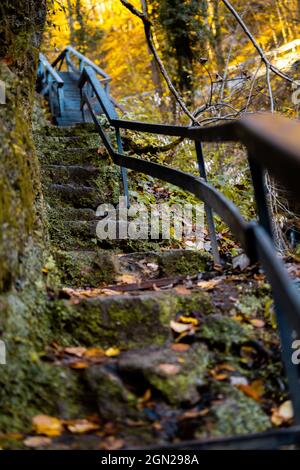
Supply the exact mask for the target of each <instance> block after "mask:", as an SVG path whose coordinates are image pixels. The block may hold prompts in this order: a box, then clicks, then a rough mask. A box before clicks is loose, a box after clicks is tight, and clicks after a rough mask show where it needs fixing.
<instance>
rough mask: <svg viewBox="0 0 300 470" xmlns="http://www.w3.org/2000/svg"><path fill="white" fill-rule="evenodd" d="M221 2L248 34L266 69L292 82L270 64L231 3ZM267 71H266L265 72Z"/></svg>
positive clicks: (291, 81) (292, 80)
mask: <svg viewBox="0 0 300 470" xmlns="http://www.w3.org/2000/svg"><path fill="white" fill-rule="evenodd" d="M222 2H223V3H224V5H225V6H226V7H227V8H228V10H229V11H230V12H231V13H232V15H233V16H234V17H235V19H236V20H237V22H238V23H239V25H240V26H241V28H242V29H243V31H244V32H245V34H246V35H247V36H248V38H249V39H250V41H251V42H252V44H253V46H254V47H255V49H256V50H257V52H258V53H259V55H260V57H261V60H262V61H263V63H264V64H265V66H266V71H267V69H269V71H270V70H271V71H272V72H273V73H275V74H276V75H278V76H279V77H281V78H284V79H285V80H287V81H288V82H290V83H294V82H295V80H294V79H293V78H291V77H289V76H288V75H286V74H285V73H283V72H281V71H280V70H279V69H277V67H275V66H274V65H273V64H271V62H270V61H269V60H268V59H267V56H266V53H265V51H264V50H263V49H262V48H261V46H260V45H259V44H258V42H257V41H256V39H255V37H254V36H253V35H252V33H251V32H250V30H249V29H248V26H247V25H246V23H245V22H244V21H243V19H242V18H241V16H240V15H239V14H238V12H237V11H236V10H235V9H234V8H233V6H232V5H231V3H230V2H229V1H228V0H222ZM267 73H268V72H267Z"/></svg>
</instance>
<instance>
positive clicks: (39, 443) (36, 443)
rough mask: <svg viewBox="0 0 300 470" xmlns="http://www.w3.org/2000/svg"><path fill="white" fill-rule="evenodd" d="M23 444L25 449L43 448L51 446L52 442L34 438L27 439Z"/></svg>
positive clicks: (45, 438)
mask: <svg viewBox="0 0 300 470" xmlns="http://www.w3.org/2000/svg"><path fill="white" fill-rule="evenodd" d="M23 442H24V444H25V446H26V447H45V446H48V445H49V444H51V442H52V440H51V439H50V438H49V437H43V436H34V437H27V438H26V439H25V440H24V441H23Z"/></svg>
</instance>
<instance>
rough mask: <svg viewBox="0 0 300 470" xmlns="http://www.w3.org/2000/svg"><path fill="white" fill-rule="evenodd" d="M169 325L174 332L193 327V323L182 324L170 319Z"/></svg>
mask: <svg viewBox="0 0 300 470" xmlns="http://www.w3.org/2000/svg"><path fill="white" fill-rule="evenodd" d="M170 327H171V328H172V330H173V331H175V333H185V332H187V331H190V330H192V329H193V325H192V324H191V323H186V324H183V323H179V322H177V321H174V320H171V321H170Z"/></svg>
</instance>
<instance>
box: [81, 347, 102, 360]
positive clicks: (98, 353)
mask: <svg viewBox="0 0 300 470" xmlns="http://www.w3.org/2000/svg"><path fill="white" fill-rule="evenodd" d="M103 356H105V351H104V349H102V348H89V349H86V351H85V353H84V357H87V358H91V359H93V358H97V357H103Z"/></svg>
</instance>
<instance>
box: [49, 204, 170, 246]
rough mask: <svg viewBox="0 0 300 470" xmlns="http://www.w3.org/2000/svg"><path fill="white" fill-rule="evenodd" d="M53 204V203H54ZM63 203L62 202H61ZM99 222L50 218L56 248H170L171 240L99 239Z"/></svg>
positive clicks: (50, 228)
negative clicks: (97, 228)
mask: <svg viewBox="0 0 300 470" xmlns="http://www.w3.org/2000/svg"><path fill="white" fill-rule="evenodd" d="M52 202H53V201H52ZM60 203H61V201H60ZM98 222H99V220H96V219H95V220H74V221H72V220H67V221H64V220H60V219H59V220H57V218H56V216H55V215H54V217H51V216H50V217H49V233H50V237H51V240H52V243H53V245H54V246H56V247H58V248H61V249H62V250H77V249H80V250H83V249H86V250H93V249H95V248H96V247H99V248H102V249H106V250H110V249H111V250H118V251H119V252H120V251H124V252H125V253H132V252H134V251H148V250H150V251H152V250H154V251H155V250H159V248H160V247H161V248H164V247H165V248H167V247H169V246H170V241H169V240H162V241H159V240H138V239H137V240H132V239H117V238H116V239H115V238H113V239H111V238H107V239H99V238H98V237H97V233H96V227H97V224H98Z"/></svg>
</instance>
